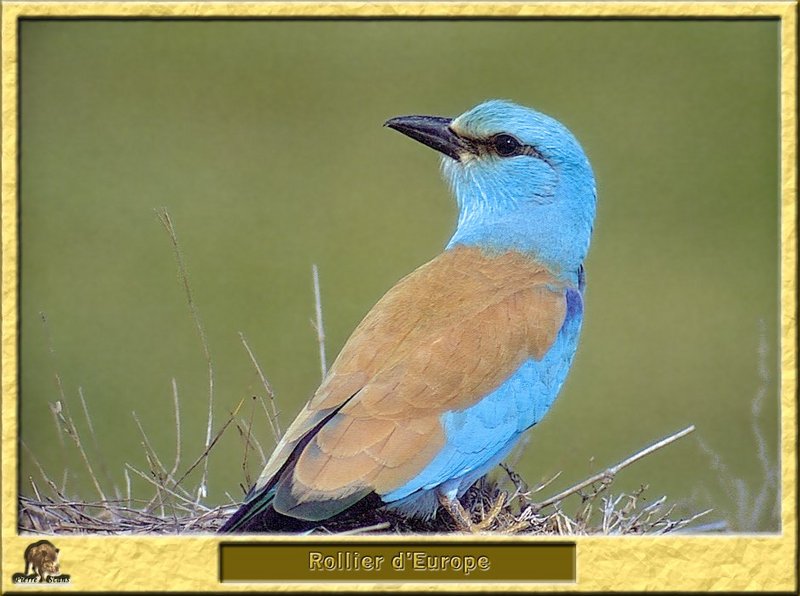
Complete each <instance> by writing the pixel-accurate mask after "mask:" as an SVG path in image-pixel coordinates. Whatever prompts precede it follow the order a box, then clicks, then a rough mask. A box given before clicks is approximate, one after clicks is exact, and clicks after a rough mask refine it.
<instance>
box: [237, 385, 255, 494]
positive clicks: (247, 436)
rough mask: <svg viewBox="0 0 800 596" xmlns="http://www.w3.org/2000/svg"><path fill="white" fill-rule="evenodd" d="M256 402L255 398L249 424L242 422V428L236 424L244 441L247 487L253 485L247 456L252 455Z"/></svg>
mask: <svg viewBox="0 0 800 596" xmlns="http://www.w3.org/2000/svg"><path fill="white" fill-rule="evenodd" d="M255 401H256V397H255V396H253V406H252V407H251V408H250V419H249V420H248V421H247V424H245V423H244V421H242V422H241V426H240V425H239V423H237V424H236V429H237V430H238V431H239V435H240V436H242V438H243V439H244V456H243V457H242V472H244V481H245V483H246V485H247V486H250V485H251V482H250V470H249V469H248V467H247V456H248V455H249V453H250V446H251V445H252V443H251V437H252V431H253V416H254V415H255V413H256V408H255ZM242 427H244V428H242Z"/></svg>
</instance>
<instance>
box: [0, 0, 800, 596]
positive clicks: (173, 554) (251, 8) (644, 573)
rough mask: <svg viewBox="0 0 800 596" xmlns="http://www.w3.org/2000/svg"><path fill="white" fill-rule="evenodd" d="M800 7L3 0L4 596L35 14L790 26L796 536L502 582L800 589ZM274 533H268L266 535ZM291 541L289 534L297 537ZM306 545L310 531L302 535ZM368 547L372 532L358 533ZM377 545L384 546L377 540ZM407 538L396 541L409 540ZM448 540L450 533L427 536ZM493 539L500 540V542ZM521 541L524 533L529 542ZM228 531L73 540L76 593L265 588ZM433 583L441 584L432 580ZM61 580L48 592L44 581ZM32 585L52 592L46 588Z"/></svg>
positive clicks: (787, 389) (789, 366)
mask: <svg viewBox="0 0 800 596" xmlns="http://www.w3.org/2000/svg"><path fill="white" fill-rule="evenodd" d="M796 8H797V6H796V4H795V3H794V2H728V3H718V2H696V3H687V2H674V3H673V2H647V3H644V2H642V3H639V2H624V3H623V2H608V3H605V2H596V3H595V2H591V3H578V2H564V3H526V2H498V3H490V2H437V3H421V2H410V3H388V2H387V3H375V2H373V3H357V2H328V3H316V2H285V3H284V2H281V3H228V2H219V3H217V2H215V3H203V2H191V3H190V2H186V3H156V2H150V3H139V2H95V3H66V2H65V3H58V2H37V3H25V2H18V3H17V2H10V3H3V4H2V64H3V71H2V419H1V420H2V485H1V487H2V488H1V490H2V523H1V524H0V535H1V536H2V568H1V569H0V574H2V577H1V578H0V582H1V583H0V586H1V588H0V589H2V591H3V592H5V591H8V590H15V591H17V592H19V591H20V588H19V587H16V586H13V584H11V575H12V573H14V572H17V571H20V569H19V568H20V566H21V563H22V554H23V552H24V549H25V547H26V546H27V545H28V544H29V543H30V542H31V538H30V537H20V536H17V535H16V498H17V477H16V472H17V438H18V436H17V432H18V427H17V419H16V416H17V398H18V394H17V389H18V387H17V358H18V353H17V306H18V304H17V300H18V294H17V265H18V254H17V247H18V238H17V134H18V130H17V66H18V57H17V25H18V20H19V19H20V18H24V17H59V16H61V17H92V16H103V17H122V18H124V17H156V18H157V17H185V18H191V17H216V16H237V17H298V16H306V17H307V16H317V17H319V16H330V17H415V16H427V17H433V16H436V17H456V16H458V17H523V16H524V17H582V18H587V17H648V18H665V17H672V18H675V17H729V18H730V17H739V18H743V17H762V18H763V17H771V18H777V19H780V21H781V27H780V34H781V108H780V109H781V189H782V195H781V250H780V252H781V258H782V267H781V450H782V459H781V472H782V474H781V478H782V493H781V494H782V507H781V522H782V528H783V530H782V534H781V535H776V536H730V537H728V536H725V537H722V536H716V537H712V536H700V537H669V536H667V537H659V538H651V537H638V538H637V537H631V538H603V537H580V538H578V540H577V542H578V583H577V585H561V586H558V585H553V584H550V585H547V584H545V585H527V584H511V585H504V586H502V588H503V589H505V590H508V591H531V590H552V591H556V590H560V591H564V590H569V591H574V590H580V591H597V590H603V591H607V590H635V591H639V590H665V589H670V590H692V591H706V590H712V591H719V590H725V591H742V590H769V591H791V592H795V591H796V590H797V577H796V568H795V561H796V556H797V551H796V540H797V519H796V496H797V495H796V479H797V470H796V466H795V462H796V453H795V449H796V440H797V437H796V428H797V410H796V404H795V394H796V388H797V375H796V372H797V354H796V339H797V335H796V334H797V321H796V319H795V304H796V299H797V278H796V268H797V229H796V224H795V222H796V215H797V214H796V208H797V203H796V190H797V187H796V179H797V171H796V142H795V139H796V126H797V123H796V119H795V114H796V101H797V98H796V91H795V88H796V84H797V81H796V68H797V54H796V45H797V40H796V20H795V19H796ZM269 540H274V539H270V538H265V539H264V541H269ZM283 540H286V538H284V539H283ZM290 540H299V541H302V539H300V538H290ZM351 540H352V541H353V543H354V544H355V543H357V542H358V541H359V540H363V539H361V538H356V537H354V538H352V539H351ZM372 540H375V538H373V539H372ZM395 540H396V539H395ZM425 540H426V541H431V542H433V541H436V540H438V538H436V537H431V538H426V539H425ZM479 540H493V538H491V537H486V538H480V539H479ZM518 540H523V539H520V538H518ZM217 542H218V540H217V538H216V537H213V536H209V537H185V538H177V537H176V538H167V537H111V538H109V537H86V536H81V537H59V539H58V543H59V547H60V548H61V551H62V552H61V561H62V568H63V569H64V570H65V572H67V573H70V574H71V576H72V583H71V586H70V587H69V588H65V589H66V590H68V591H69V590H79V591H113V592H118V591H128V590H137V591H162V590H175V591H210V590H214V591H220V589H224V590H225V591H230V592H238V591H244V590H248V591H252V590H253V589H254V588H256V589H259V590H267V589H270V586H268V585H263V584H261V585H258V586H253V585H252V584H249V585H248V584H245V585H237V584H226V585H224V586H221V585H220V584H219V583H218V581H217V569H218V566H217V565H218V562H217ZM432 587H433V586H431V588H432ZM500 587H501V586H497V585H494V586H493V585H486V584H483V585H475V584H472V585H453V584H449V585H445V586H440V588H441V589H444V590H448V591H456V592H471V591H484V590H497V589H498V588H500ZM43 588H47V586H43ZM424 588H425V584H414V585H399V584H394V585H388V584H383V585H368V584H361V585H352V584H342V585H335V586H334V585H324V584H313V585H309V584H296V585H286V584H284V585H279V586H272V589H275V590H281V591H296V590H304V591H307V590H309V589H313V590H320V591H335V590H337V589H338V590H348V591H352V590H358V591H379V590H380V591H385V590H415V591H416V590H420V589H424ZM24 589H25V590H26V591H27V590H31V591H39V590H40V589H41V588H39V587H38V586H24Z"/></svg>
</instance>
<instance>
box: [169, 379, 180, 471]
mask: <svg viewBox="0 0 800 596" xmlns="http://www.w3.org/2000/svg"><path fill="white" fill-rule="evenodd" d="M172 402H173V405H174V407H175V463H174V464H172V469H171V470H170V471H169V475H170V476H171V477H174V476H175V473H176V472H177V471H178V466H180V464H181V405H180V400H179V399H178V382H177V381H176V380H175V377H173V378H172Z"/></svg>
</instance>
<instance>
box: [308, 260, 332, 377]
mask: <svg viewBox="0 0 800 596" xmlns="http://www.w3.org/2000/svg"><path fill="white" fill-rule="evenodd" d="M311 277H312V278H313V280H314V313H315V316H316V320H315V321H312V322H311V325H312V326H313V327H314V331H316V333H317V344H318V345H319V366H320V371H321V372H322V380H323V381H324V380H325V375H327V374H328V361H327V358H326V357H325V324H324V323H323V321H322V295H321V293H320V289H319V269H318V268H317V265H316V264H313V265H311Z"/></svg>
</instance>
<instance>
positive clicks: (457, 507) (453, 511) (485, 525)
mask: <svg viewBox="0 0 800 596" xmlns="http://www.w3.org/2000/svg"><path fill="white" fill-rule="evenodd" d="M505 501H506V494H505V493H502V492H501V493H500V495H498V497H497V500H496V501H495V502H494V504H493V505H492V508H491V509H490V510H489V513H488V514H487V515H486V516H485V517H484V518H483V519H482V520H481V521H479V522H473V521H472V517H471V516H470V514H469V513H467V511H466V510H465V509H464V506H463V505H462V504H461V502H460V501H459V500H458V499H450V498H448V497H447V496H446V495H442V494H440V495H439V503H440V504H441V505H442V507H444V509H445V510H447V512H448V513H449V514H450V517H451V518H452V519H453V521H454V522H455V523H456V526H457V527H458V529H459V531H461V532H466V533H470V534H482V533H483V532H485V531H488V530H489V529H490V528H491V526H492V525H493V524H494V522H495V521H496V520H497V516H498V515H499V514H500V512H501V511H502V510H503V505H504V504H505Z"/></svg>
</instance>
